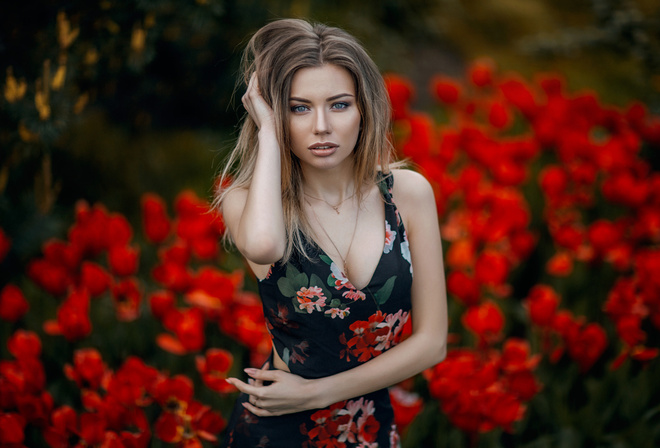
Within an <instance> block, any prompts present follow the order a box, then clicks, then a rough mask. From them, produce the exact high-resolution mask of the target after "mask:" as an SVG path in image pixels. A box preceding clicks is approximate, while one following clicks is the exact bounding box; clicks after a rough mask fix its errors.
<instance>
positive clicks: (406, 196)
mask: <svg viewBox="0 0 660 448" xmlns="http://www.w3.org/2000/svg"><path fill="white" fill-rule="evenodd" d="M392 176H393V177H394V191H393V192H392V194H393V196H394V200H395V201H396V203H397V206H399V203H401V205H404V203H405V204H408V203H412V204H413V205H415V204H417V205H428V201H429V200H431V201H433V188H432V187H431V184H430V183H429V181H428V180H426V178H425V177H424V176H422V175H421V174H419V173H418V172H416V171H412V170H407V169H394V170H392Z"/></svg>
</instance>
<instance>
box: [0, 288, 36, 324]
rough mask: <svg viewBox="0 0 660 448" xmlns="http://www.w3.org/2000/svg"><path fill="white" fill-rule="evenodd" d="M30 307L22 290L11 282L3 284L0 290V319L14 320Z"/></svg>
mask: <svg viewBox="0 0 660 448" xmlns="http://www.w3.org/2000/svg"><path fill="white" fill-rule="evenodd" d="M29 309H30V304H29V303H28V301H27V300H25V296H24V295H23V292H22V291H21V290H20V289H19V287H18V286H16V285H13V284H11V283H10V284H7V285H5V286H4V287H3V288H2V290H1V291H0V319H3V320H6V321H9V322H16V321H17V320H19V319H20V318H21V317H23V316H24V315H25V313H27V312H28V310H29Z"/></svg>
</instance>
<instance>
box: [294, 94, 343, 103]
mask: <svg viewBox="0 0 660 448" xmlns="http://www.w3.org/2000/svg"><path fill="white" fill-rule="evenodd" d="M345 96H350V97H353V96H354V95H351V94H350V93H340V94H339V95H334V96H331V97H329V98H326V99H325V100H326V101H334V100H338V99H339V98H343V97H345ZM289 101H298V102H300V103H311V101H310V100H306V99H305V98H297V97H294V96H292V97H291V98H289Z"/></svg>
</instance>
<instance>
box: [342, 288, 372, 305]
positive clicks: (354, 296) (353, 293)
mask: <svg viewBox="0 0 660 448" xmlns="http://www.w3.org/2000/svg"><path fill="white" fill-rule="evenodd" d="M341 296H342V297H345V298H347V299H351V300H352V301H353V302H357V301H358V300H365V299H366V298H367V296H366V295H365V294H364V293H363V292H362V291H360V290H359V289H351V290H349V291H344V293H343V294H342V295H341Z"/></svg>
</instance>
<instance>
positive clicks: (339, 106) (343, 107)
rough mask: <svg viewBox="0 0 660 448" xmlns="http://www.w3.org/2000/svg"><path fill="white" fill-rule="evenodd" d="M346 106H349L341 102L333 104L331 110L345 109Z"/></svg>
mask: <svg viewBox="0 0 660 448" xmlns="http://www.w3.org/2000/svg"><path fill="white" fill-rule="evenodd" d="M348 106H350V104H348V103H345V102H343V101H342V102H340V103H335V104H333V105H332V108H333V109H346V108H347V107H348Z"/></svg>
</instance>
